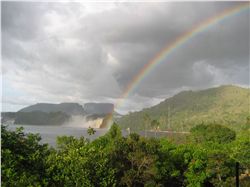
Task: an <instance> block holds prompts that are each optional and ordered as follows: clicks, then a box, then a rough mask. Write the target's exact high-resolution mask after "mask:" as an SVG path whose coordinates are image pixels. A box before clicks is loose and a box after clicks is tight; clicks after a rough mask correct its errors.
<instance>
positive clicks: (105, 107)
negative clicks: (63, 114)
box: [84, 103, 114, 115]
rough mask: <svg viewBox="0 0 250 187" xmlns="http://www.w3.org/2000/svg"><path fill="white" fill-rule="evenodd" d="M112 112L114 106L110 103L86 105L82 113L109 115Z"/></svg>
mask: <svg viewBox="0 0 250 187" xmlns="http://www.w3.org/2000/svg"><path fill="white" fill-rule="evenodd" d="M113 110H114V105H113V104H111V103H86V104H84V111H85V113H86V114H96V115H102V114H111V113H112V112H113Z"/></svg>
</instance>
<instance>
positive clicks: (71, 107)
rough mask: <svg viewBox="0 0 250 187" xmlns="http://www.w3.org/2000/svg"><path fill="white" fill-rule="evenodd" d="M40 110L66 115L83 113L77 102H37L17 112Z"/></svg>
mask: <svg viewBox="0 0 250 187" xmlns="http://www.w3.org/2000/svg"><path fill="white" fill-rule="evenodd" d="M34 111H40V112H45V113H50V112H64V113H66V114H68V115H82V114H83V113H84V110H83V107H82V106H81V105H79V104H78V103H60V104H50V103H37V104H35V105H31V106H28V107H25V108H23V109H21V110H19V111H18V112H34Z"/></svg>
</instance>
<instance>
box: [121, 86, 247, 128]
mask: <svg viewBox="0 0 250 187" xmlns="http://www.w3.org/2000/svg"><path fill="white" fill-rule="evenodd" d="M249 95H250V90H249V89H247V88H241V87H237V86H231V85H229V86H220V87H216V88H210V89H206V90H200V91H183V92H180V93H179V94H177V95H175V96H173V97H171V98H168V99H166V100H165V101H163V102H161V103H160V104H158V105H156V106H153V107H151V108H147V109H144V110H142V111H140V112H133V113H130V114H128V115H125V116H123V117H122V118H120V119H117V122H118V123H119V124H120V125H121V127H122V128H128V127H130V128H131V129H132V130H143V129H145V124H146V129H148V130H150V129H152V127H151V126H150V121H152V120H154V119H155V120H158V122H159V126H160V129H161V130H178V131H186V130H189V129H190V128H191V127H193V126H195V125H197V124H200V123H202V122H204V123H218V124H221V125H226V126H228V127H232V128H233V129H235V130H238V129H241V128H244V127H245V126H246V123H247V118H248V123H249V116H250V114H249ZM147 115H149V118H147V117H145V116H147Z"/></svg>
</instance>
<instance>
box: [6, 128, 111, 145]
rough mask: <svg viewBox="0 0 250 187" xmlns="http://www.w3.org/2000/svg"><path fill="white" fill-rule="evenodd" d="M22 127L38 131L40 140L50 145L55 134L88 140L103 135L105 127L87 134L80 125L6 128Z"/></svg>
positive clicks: (32, 131) (31, 131) (27, 130)
mask: <svg viewBox="0 0 250 187" xmlns="http://www.w3.org/2000/svg"><path fill="white" fill-rule="evenodd" d="M21 126H22V127H24V132H26V133H39V134H40V135H41V138H42V140H41V142H42V143H48V144H50V145H52V146H55V145H56V137H57V136H63V135H66V136H75V137H80V136H84V137H85V138H88V139H90V140H93V139H96V138H97V137H99V136H102V135H104V134H105V133H106V132H107V129H95V130H96V133H95V134H94V135H91V136H89V135H88V133H87V128H82V127H68V126H38V125H13V124H11V125H8V129H10V130H15V129H16V128H17V127H21Z"/></svg>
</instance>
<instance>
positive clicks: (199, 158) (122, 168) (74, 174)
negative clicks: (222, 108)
mask: <svg viewBox="0 0 250 187" xmlns="http://www.w3.org/2000/svg"><path fill="white" fill-rule="evenodd" d="M206 128H207V126H204V125H201V126H198V127H196V128H194V129H193V131H194V132H195V133H198V132H201V133H204V131H205V130H209V133H211V134H210V135H208V136H207V137H204V141H205V142H204V143H199V144H197V143H196V142H190V143H185V144H181V145H178V144H174V143H172V142H170V141H169V140H167V139H166V138H158V139H156V138H145V137H142V136H139V135H138V134H135V133H131V134H130V135H128V136H127V137H124V136H122V133H121V130H120V128H119V126H118V125H117V124H114V125H113V126H112V127H111V128H110V130H109V132H108V133H106V134H105V135H104V136H102V137H99V138H97V139H95V140H94V141H89V140H88V139H86V138H84V137H80V138H75V137H73V136H62V137H58V139H57V149H48V147H47V145H42V144H40V143H39V140H40V137H39V136H38V135H34V134H24V133H23V131H22V129H17V130H16V131H14V132H12V131H8V130H7V129H6V127H5V126H2V142H1V143H2V168H1V169H2V186H52V187H53V186H54V187H56V186H58V187H63V186H79V187H80V186H93V187H94V186H100V187H102V186H106V187H109V186H131V187H132V186H139V187H140V186H168V187H175V186H188V187H193V186H200V187H203V186H215V187H217V186H218V187H220V186H232V185H233V184H234V182H233V181H234V180H235V179H234V177H235V176H234V175H235V170H234V169H235V168H234V167H235V162H236V161H237V162H240V164H241V167H243V168H244V169H242V170H241V171H240V174H241V185H242V186H243V187H244V184H247V183H248V181H249V180H248V178H247V177H243V176H244V175H245V172H246V171H247V169H249V168H250V157H249V155H250V154H249V152H250V133H249V131H244V132H240V133H238V134H237V137H236V140H234V136H231V135H230V136H229V135H228V134H226V133H225V131H226V130H227V131H229V134H230V133H231V131H230V130H228V129H225V128H224V127H222V126H217V125H211V126H209V128H211V129H206ZM210 130H211V132H210ZM214 131H217V133H218V134H217V133H215V132H214ZM198 135H199V133H198ZM203 135H204V134H203ZM219 135H222V136H226V137H227V138H224V139H223V138H219ZM199 140H200V138H199ZM246 186H247V185H246Z"/></svg>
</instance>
